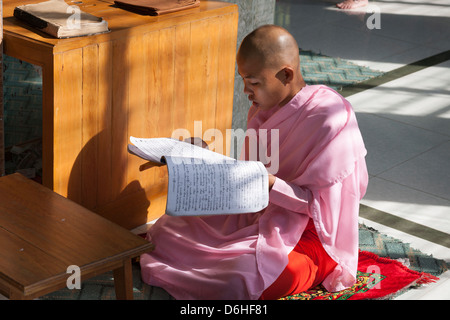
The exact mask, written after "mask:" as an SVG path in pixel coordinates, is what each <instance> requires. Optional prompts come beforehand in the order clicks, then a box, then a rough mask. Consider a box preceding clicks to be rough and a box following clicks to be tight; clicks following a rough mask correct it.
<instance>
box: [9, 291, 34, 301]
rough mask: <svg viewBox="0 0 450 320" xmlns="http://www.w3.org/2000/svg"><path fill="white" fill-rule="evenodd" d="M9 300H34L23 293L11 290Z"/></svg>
mask: <svg viewBox="0 0 450 320" xmlns="http://www.w3.org/2000/svg"><path fill="white" fill-rule="evenodd" d="M9 300H32V298H31V297H27V296H24V295H23V293H19V292H16V291H13V290H11V292H10V293H9Z"/></svg>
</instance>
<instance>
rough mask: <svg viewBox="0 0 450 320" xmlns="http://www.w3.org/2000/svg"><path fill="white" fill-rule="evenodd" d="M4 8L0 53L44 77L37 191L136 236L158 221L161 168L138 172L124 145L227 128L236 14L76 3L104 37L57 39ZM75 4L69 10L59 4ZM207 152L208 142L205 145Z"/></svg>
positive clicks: (7, 1)
mask: <svg viewBox="0 0 450 320" xmlns="http://www.w3.org/2000/svg"><path fill="white" fill-rule="evenodd" d="M41 1H43V0H27V1H22V0H21V1H18V0H4V1H3V11H4V21H3V22H4V39H3V40H4V53H5V54H7V55H9V56H12V57H16V58H18V59H22V60H24V61H27V62H30V63H33V64H36V65H39V66H41V67H42V70H43V159H42V160H43V184H44V185H45V186H47V187H49V188H51V189H52V190H54V191H55V192H57V193H59V194H61V195H63V196H65V197H68V198H69V199H72V200H74V201H76V202H77V203H79V204H81V205H83V206H85V207H86V208H88V209H90V210H92V211H94V212H97V213H99V214H101V215H102V216H104V217H107V218H108V219H110V220H112V221H115V222H117V223H119V224H120V225H122V226H124V227H126V228H133V227H135V226H138V225H141V224H143V223H145V222H147V221H149V220H152V219H154V218H156V217H158V216H160V215H161V214H162V213H163V212H164V208H165V201H166V190H167V176H166V174H167V173H166V168H164V167H162V168H152V169H150V170H146V171H143V172H140V171H139V165H140V164H142V163H144V161H141V160H139V159H138V158H137V157H135V156H131V155H129V154H128V153H127V149H126V146H127V144H128V143H129V136H130V135H133V136H137V137H161V136H171V135H172V132H173V131H174V130H175V129H177V128H185V129H187V130H189V131H190V132H191V133H192V135H193V134H194V121H196V120H197V121H202V134H203V132H204V131H206V130H208V129H211V128H216V129H218V130H220V131H221V132H222V133H223V135H224V136H225V131H226V129H228V128H231V120H232V109H233V88H234V66H235V51H236V35H237V21H238V9H237V6H236V5H234V4H229V3H221V2H216V1H206V0H203V1H202V2H201V5H200V7H199V8H196V9H189V10H185V11H180V12H178V13H172V14H167V15H164V16H160V17H149V16H141V15H138V14H134V13H131V12H127V11H125V10H122V9H118V8H115V7H114V6H113V1H112V0H96V1H94V0H83V3H82V4H79V6H80V8H81V10H83V11H86V12H89V13H91V14H94V15H96V16H101V17H103V18H104V19H106V20H107V21H108V24H109V27H110V29H111V32H110V33H107V34H100V35H95V36H88V37H81V38H71V39H62V40H58V39H54V38H51V37H50V36H47V35H46V34H43V33H40V32H39V31H36V30H35V29H33V28H31V27H28V26H26V25H25V24H24V23H22V22H20V21H18V20H17V19H15V18H14V17H13V10H14V7H16V6H17V5H19V4H27V3H37V2H41ZM66 2H67V3H68V4H72V3H71V2H70V1H68V0H67V1H66ZM207 142H208V141H207Z"/></svg>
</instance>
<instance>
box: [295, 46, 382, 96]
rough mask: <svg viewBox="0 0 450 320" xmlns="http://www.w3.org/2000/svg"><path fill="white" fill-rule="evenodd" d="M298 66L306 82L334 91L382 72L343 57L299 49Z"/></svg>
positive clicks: (377, 75) (374, 76) (379, 74)
mask: <svg viewBox="0 0 450 320" xmlns="http://www.w3.org/2000/svg"><path fill="white" fill-rule="evenodd" d="M300 66H301V70H302V74H303V78H304V80H305V82H306V83H307V84H311V85H312V84H324V85H327V86H329V87H331V88H333V89H334V90H336V91H341V90H342V89H343V88H344V87H346V86H349V85H354V84H356V83H359V82H362V81H366V80H368V79H372V78H376V77H379V76H382V75H383V74H384V73H383V72H381V71H376V70H372V69H370V68H368V67H364V66H360V65H356V64H354V63H352V62H349V61H347V60H344V59H340V58H332V57H328V56H325V55H322V54H320V53H315V52H312V51H308V50H301V49H300Z"/></svg>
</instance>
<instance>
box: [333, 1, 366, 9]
mask: <svg viewBox="0 0 450 320" xmlns="http://www.w3.org/2000/svg"><path fill="white" fill-rule="evenodd" d="M368 4H369V0H345V1H344V2H340V3H338V4H336V7H338V8H339V9H355V8H360V7H365V6H367V5H368Z"/></svg>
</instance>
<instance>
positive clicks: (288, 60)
mask: <svg viewBox="0 0 450 320" xmlns="http://www.w3.org/2000/svg"><path fill="white" fill-rule="evenodd" d="M249 58H250V59H252V60H257V61H259V62H260V63H261V64H262V65H261V67H264V68H273V69H280V68H283V67H285V66H290V67H292V68H293V69H295V70H298V71H299V70H300V56H299V48H298V44H297V41H296V40H295V39H294V37H293V36H292V35H291V34H290V33H289V32H288V31H287V30H286V29H284V28H282V27H279V26H275V25H265V26H262V27H259V28H257V29H256V30H254V31H252V32H251V33H250V34H248V35H247V36H246V37H245V38H244V40H243V41H242V43H241V46H240V47H239V50H238V54H237V59H238V60H241V61H243V60H247V59H249Z"/></svg>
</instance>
